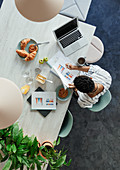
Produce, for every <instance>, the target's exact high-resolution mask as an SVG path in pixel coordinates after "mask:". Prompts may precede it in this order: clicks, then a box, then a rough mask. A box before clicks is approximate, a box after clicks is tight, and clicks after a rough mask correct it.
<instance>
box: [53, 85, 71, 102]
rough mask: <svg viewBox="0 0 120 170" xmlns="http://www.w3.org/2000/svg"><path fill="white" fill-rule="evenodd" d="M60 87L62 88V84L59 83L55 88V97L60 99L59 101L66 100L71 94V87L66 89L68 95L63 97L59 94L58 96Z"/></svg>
mask: <svg viewBox="0 0 120 170" xmlns="http://www.w3.org/2000/svg"><path fill="white" fill-rule="evenodd" d="M61 88H64V87H63V85H60V86H58V87H57V88H56V97H57V99H58V100H60V101H66V100H68V99H69V98H70V96H71V94H72V89H69V88H68V89H67V90H68V95H67V96H66V97H65V98H61V97H60V96H59V90H60V89H61Z"/></svg>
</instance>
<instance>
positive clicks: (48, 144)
mask: <svg viewBox="0 0 120 170" xmlns="http://www.w3.org/2000/svg"><path fill="white" fill-rule="evenodd" d="M41 146H45V147H46V148H47V149H50V148H53V144H52V143H51V142H50V141H44V142H43V143H42V145H41ZM40 155H41V156H42V157H43V158H44V159H46V157H45V156H44V155H43V154H42V152H41V151H40Z"/></svg>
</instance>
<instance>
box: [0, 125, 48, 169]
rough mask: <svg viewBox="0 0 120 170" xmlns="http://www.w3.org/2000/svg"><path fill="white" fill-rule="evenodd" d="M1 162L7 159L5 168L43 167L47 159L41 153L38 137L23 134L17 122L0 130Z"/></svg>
mask: <svg viewBox="0 0 120 170" xmlns="http://www.w3.org/2000/svg"><path fill="white" fill-rule="evenodd" d="M0 150H1V153H0V162H4V161H6V160H7V161H6V163H5V165H4V167H3V170H9V169H10V170H11V169H18V168H20V169H21V170H22V169H23V168H24V166H26V167H27V168H28V169H29V168H31V169H35V166H37V169H39V170H40V169H41V166H42V164H43V163H45V162H46V160H45V159H44V158H43V157H42V156H40V155H39V145H38V141H37V138H36V137H33V136H32V137H28V136H23V130H22V129H20V130H19V126H18V124H17V123H15V124H13V125H12V126H10V127H8V128H6V129H2V130H0Z"/></svg>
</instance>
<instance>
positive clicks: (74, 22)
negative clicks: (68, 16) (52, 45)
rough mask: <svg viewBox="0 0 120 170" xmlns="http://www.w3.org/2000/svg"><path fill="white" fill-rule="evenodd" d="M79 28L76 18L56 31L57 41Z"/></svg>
mask: <svg viewBox="0 0 120 170" xmlns="http://www.w3.org/2000/svg"><path fill="white" fill-rule="evenodd" d="M77 27H78V25H77V18H75V19H73V20H72V21H70V22H68V23H67V24H65V25H63V26H62V27H60V28H58V29H57V30H55V35H56V37H57V39H59V38H61V37H63V36H64V35H66V34H67V33H69V32H70V31H72V30H73V29H75V28H77Z"/></svg>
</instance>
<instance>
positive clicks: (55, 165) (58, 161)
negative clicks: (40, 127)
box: [40, 138, 72, 170]
mask: <svg viewBox="0 0 120 170" xmlns="http://www.w3.org/2000/svg"><path fill="white" fill-rule="evenodd" d="M59 144H60V138H58V141H54V142H53V146H54V147H47V146H41V148H40V149H41V153H42V155H43V156H44V157H46V159H47V160H48V164H49V166H50V168H51V169H52V170H58V169H59V168H61V167H62V166H63V165H65V166H70V163H71V161H72V160H71V159H70V160H69V161H68V162H66V152H67V150H64V148H62V150H60V151H58V150H57V149H55V147H56V146H57V145H59Z"/></svg>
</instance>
